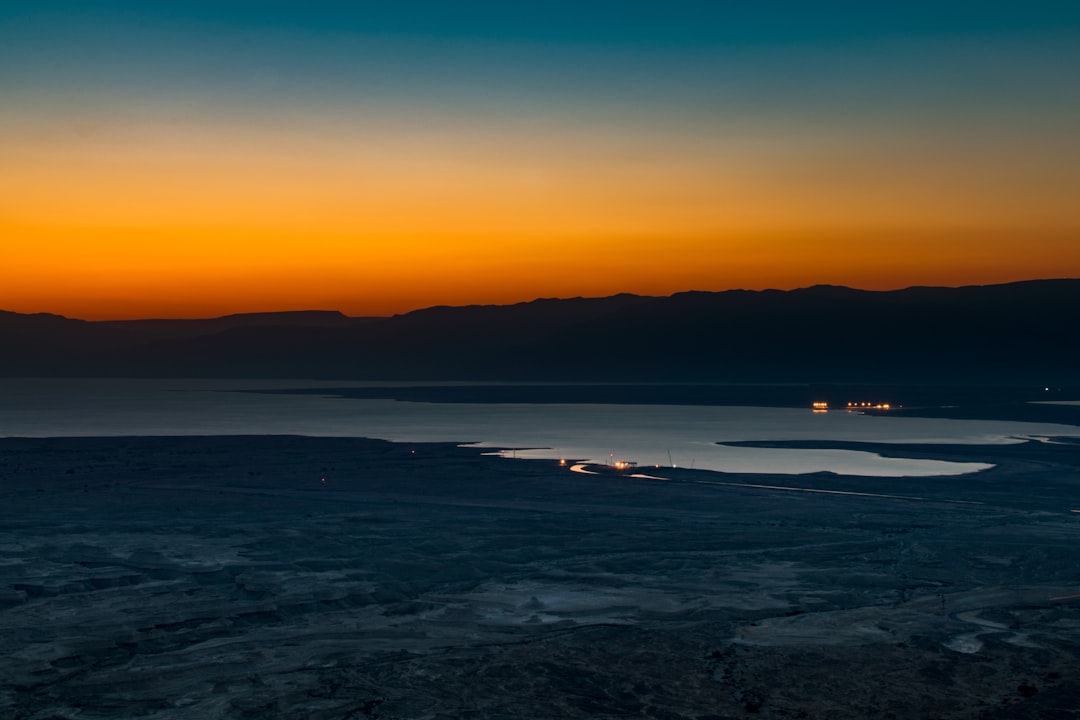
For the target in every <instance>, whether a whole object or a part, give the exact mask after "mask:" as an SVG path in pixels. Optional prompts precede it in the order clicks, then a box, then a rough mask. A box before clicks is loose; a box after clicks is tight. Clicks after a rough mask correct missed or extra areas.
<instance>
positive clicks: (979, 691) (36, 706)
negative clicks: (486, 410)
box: [0, 437, 1080, 720]
mask: <svg viewBox="0 0 1080 720" xmlns="http://www.w3.org/2000/svg"><path fill="white" fill-rule="evenodd" d="M891 451H892V452H902V451H898V450H896V449H895V448H893V449H892V450H891ZM478 452H479V451H477V450H471V449H460V448H455V447H453V446H448V445H419V446H408V445H395V444H391V443H384V442H379V441H370V440H362V439H358V440H351V439H320V438H299V437H226V438H112V439H93V438H69V439H53V440H40V439H15V438H8V439H2V440H0V647H2V648H3V653H2V654H0V716H2V717H11V718H18V719H30V718H36V719H40V720H45V719H49V720H58V719H60V718H69V719H72V720H74V719H75V718H156V719H165V718H176V719H180V718H327V719H334V720H345V719H347V718H352V719H357V718H432V719H434V718H585V717H590V718H626V717H639V718H657V719H676V718H696V719H698V720H705V719H707V718H708V719H712V720H716V719H717V718H744V717H760V718H867V717H875V718H1010V719H1018V718H1078V717H1080V551H1078V550H1077V548H1080V513H1077V512H1073V511H1074V510H1080V467H1078V466H1080V446H1078V445H1076V444H1060V445H1048V444H1042V443H1028V444H1025V445H1016V446H1002V447H996V448H989V449H988V448H959V447H955V448H949V447H941V448H936V449H935V452H937V453H939V455H940V456H941V457H942V458H945V459H969V460H973V461H988V462H995V463H997V464H998V467H996V468H995V469H993V470H989V471H986V472H983V473H979V474H977V475H971V476H963V477H950V478H923V479H899V480H898V479H872V478H839V477H835V476H830V475H807V476H798V477H790V476H788V477H767V476H757V475H755V476H724V475H718V474H714V473H694V472H692V471H665V472H662V473H660V472H658V473H657V474H658V475H663V476H664V477H668V478H669V479H668V480H664V481H657V480H647V479H636V478H629V477H626V476H621V475H616V474H608V473H604V474H600V475H595V476H592V475H588V476H586V475H580V474H574V473H570V472H568V471H567V469H566V468H560V467H556V466H554V465H552V464H548V463H540V462H526V461H514V460H505V459H500V458H493V457H482V456H480V455H479V454H478ZM922 456H927V455H926V454H925V452H922ZM717 481H722V482H725V483H731V484H726V485H716V484H710V483H715V482H717ZM740 483H754V484H757V485H775V486H783V487H785V488H792V489H786V490H785V489H770V488H764V487H756V488H751V487H739V484H740ZM795 488H804V489H806V488H809V489H831V490H837V491H841V492H869V493H877V494H892V495H903V496H905V497H906V498H913V499H896V498H883V497H877V496H872V495H837V494H825V493H808V492H801V491H799V490H797V489H795Z"/></svg>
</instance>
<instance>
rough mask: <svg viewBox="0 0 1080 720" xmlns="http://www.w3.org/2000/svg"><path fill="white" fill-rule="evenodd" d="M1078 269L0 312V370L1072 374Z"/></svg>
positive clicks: (385, 375)
mask: <svg viewBox="0 0 1080 720" xmlns="http://www.w3.org/2000/svg"><path fill="white" fill-rule="evenodd" d="M1077 317H1080V280H1038V281H1029V282H1019V283H1011V284H1005V285H991V286H971V287H961V288H931V287H913V288H908V289H905V290H897V291H890V292H873V291H865V290H853V289H850V288H844V287H834V286H824V285H822V286H815V287H810V288H804V289H800V290H792V291H778V290H765V291H746V290H733V291H728V292H718V293H710V292H687V293H679V294H677V295H673V296H671V297H659V298H658V297H641V296H635V295H616V296H613V297H606V298H572V299H566V300H552V299H542V300H535V301H532V302H527V303H519V304H516V305H505V306H468V307H434V308H429V309H426V310H418V311H415V312H411V313H407V314H404V315H397V316H394V317H389V318H350V317H346V316H344V315H342V314H340V313H337V312H323V311H308V312H286V313H260V314H250V315H230V316H226V317H221V318H214V319H209V320H138V321H109V322H87V321H83V320H72V319H68V318H64V317H60V316H57V315H45V314H38V315H23V314H17V313H9V312H0V339H2V345H3V348H4V349H3V351H2V353H0V374H3V375H6V376H61V375H68V376H103V375H105V376H135V377H138V376H159V377H310V378H340V379H347V378H356V379H477V380H483V379H492V380H603V381H695V382H738V381H755V382H761V381H766V382H771V381H782V382H832V381H836V382H863V381H869V382H882V381H918V382H938V381H941V382H945V381H949V382H956V381H965V382H1033V383H1065V382H1075V381H1076V379H1077V378H1078V377H1080V333H1077V332H1076V331H1075V329H1074V326H1075V322H1076V321H1075V318H1077Z"/></svg>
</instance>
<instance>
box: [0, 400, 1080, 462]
mask: <svg viewBox="0 0 1080 720" xmlns="http://www.w3.org/2000/svg"><path fill="white" fill-rule="evenodd" d="M364 384H368V385H370V384H371V383H346V382H340V381H337V382H323V383H320V382H314V381H266V380H212V381H208V380H66V379H65V380H48V379H29V380H27V379H21V380H11V379H0V436H23V437H50V436H121V435H248V434H250V435H278V434H290V435H311V436H328V437H371V438H380V439H386V440H394V441H399V442H447V441H450V442H459V443H476V444H478V445H479V446H481V447H489V448H514V449H515V451H514V452H512V453H510V454H513V455H516V457H519V458H547V459H559V458H567V459H574V460H583V461H593V462H607V461H608V460H609V459H615V460H632V461H636V462H637V463H639V464H640V465H641V466H643V467H644V466H652V465H661V466H667V465H669V464H670V463H669V460H668V458H669V453H670V458H671V462H673V463H674V464H675V465H677V466H682V467H690V466H693V467H695V468H698V469H707V470H720V471H726V472H743V473H785V474H797V473H808V472H817V471H832V472H836V473H840V474H848V475H852V474H858V475H876V476H904V475H908V476H911V475H952V474H960V473H967V472H973V471H976V470H980V469H984V468H986V467H989V466H988V465H985V464H981V463H953V462H942V461H937V460H928V459H900V458H883V457H881V456H879V455H876V454H874V453H869V452H858V451H851V450H794V449H771V448H742V447H730V446H724V445H719V444H717V443H724V442H736V441H743V440H759V441H760V440H818V441H855V442H885V443H965V444H998V443H1009V442H1017V441H1018V440H1017V439H1016V438H1017V437H1018V436H1040V435H1072V436H1075V435H1080V428H1075V427H1070V426H1063V425H1052V424H1036V423H1021V422H1002V421H981V420H946V419H938V418H911V417H888V416H885V417H869V416H864V415H859V414H852V413H847V412H829V413H812V412H810V411H809V409H795V408H758V407H726V406H721V407H716V406H684V405H575V404H562V405H537V404H509V403H508V404H476V405H472V404H458V403H413V402H398V401H394V400H357V399H343V398H336V397H320V396H314V395H266V394H258V393H247V392H230V391H234V390H243V389H261V388H289V387H294V388H295V387H305V388H311V387H346V386H350V385H355V386H359V385H364Z"/></svg>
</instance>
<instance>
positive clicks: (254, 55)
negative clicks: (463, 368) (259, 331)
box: [0, 0, 1080, 319]
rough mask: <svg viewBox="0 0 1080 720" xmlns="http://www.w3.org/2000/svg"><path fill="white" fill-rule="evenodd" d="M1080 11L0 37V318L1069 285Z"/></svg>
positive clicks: (342, 13) (875, 6)
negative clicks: (3, 313)
mask: <svg viewBox="0 0 1080 720" xmlns="http://www.w3.org/2000/svg"><path fill="white" fill-rule="evenodd" d="M1078 77H1080V3H1077V2H1075V0H1070V1H1068V2H1064V1H1063V2H1038V1H1037V0H1036V1H1030V0H1029V1H1028V2H1002V1H995V0H982V1H976V0H971V1H970V2H955V1H953V2H949V1H944V2H934V3H921V2H904V3H890V4H885V3H872V2H865V1H864V0H860V1H858V2H855V1H852V2H804V1H803V0H798V1H794V0H792V1H781V0H775V1H773V2H768V1H765V2H754V3H746V2H721V1H720V0H712V1H709V2H678V1H674V2H659V1H655V2H644V1H641V0H605V1H593V2H589V1H588V0H579V1H578V2H559V1H556V0H547V1H546V2H535V3H534V2H527V1H525V0H520V1H518V2H467V1H464V0H462V1H458V2H444V1H441V0H440V1H435V0H404V1H400V0H399V1H397V2H384V3H373V2H321V1H319V0H308V1H306V2H275V1H273V0H262V1H260V2H228V1H227V0H220V1H218V2H199V1H197V0H188V1H187V2H173V1H172V0H152V1H151V0H139V1H138V2H117V1H113V2H93V3H89V2H50V1H49V0H38V1H35V2H18V1H12V0H5V1H4V2H3V3H2V4H0V251H2V256H0V258H2V259H0V309H6V310H15V311H20V312H42V311H46V312H56V313H61V314H65V315H68V316H72V317H81V318H87V319H96V318H130V317H151V316H153V317H199V316H210V315H220V314H225V313H231V312H248V311H261V310H284V309H302V308H325V309H340V310H342V311H344V312H346V313H348V314H352V315H382V314H391V313H395V312H402V311H406V310H410V309H413V308H418V307H424V306H429V305H434V304H466V303H504V302H515V301H521V300H529V299H532V298H535V297H552V296H558V297H566V296H576V295H606V294H611V293H616V292H635V293H642V294H669V293H672V292H677V291H681V290H690V289H699V290H723V289H728V288H766V287H775V288H793V287H800V286H805V285H812V284H815V283H834V284H844V285H850V286H854V287H864V288H872V289H885V288H897V287H905V286H909V285H928V284H932V285H962V284H973V283H991V282H1003V281H1010V280H1020V279H1031V278H1043V277H1080V82H1078V80H1077V78H1078Z"/></svg>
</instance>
